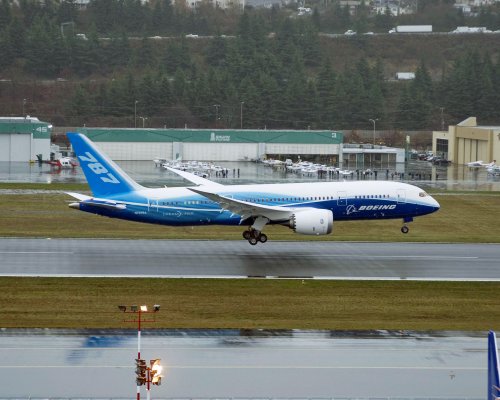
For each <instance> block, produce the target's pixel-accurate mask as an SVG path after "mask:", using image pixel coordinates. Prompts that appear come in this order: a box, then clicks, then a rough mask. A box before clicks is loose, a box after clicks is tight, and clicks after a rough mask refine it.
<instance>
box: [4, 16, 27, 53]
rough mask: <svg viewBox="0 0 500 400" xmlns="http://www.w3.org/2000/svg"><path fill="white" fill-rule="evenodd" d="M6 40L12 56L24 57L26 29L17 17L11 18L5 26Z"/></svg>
mask: <svg viewBox="0 0 500 400" xmlns="http://www.w3.org/2000/svg"><path fill="white" fill-rule="evenodd" d="M7 35H8V41H9V43H10V46H11V49H12V51H13V53H14V57H16V58H22V57H25V48H26V29H25V28H24V25H23V24H22V22H21V21H20V20H19V19H18V18H15V17H14V18H13V19H12V21H11V23H10V25H9V26H8V28H7Z"/></svg>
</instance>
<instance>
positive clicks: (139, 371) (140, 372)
mask: <svg viewBox="0 0 500 400" xmlns="http://www.w3.org/2000/svg"><path fill="white" fill-rule="evenodd" d="M118 309H119V310H120V311H122V312H124V313H129V314H130V313H131V314H134V319H132V320H126V321H125V322H137V358H136V360H135V364H136V370H135V373H136V383H137V400H140V399H141V386H142V385H145V384H146V383H148V382H149V379H150V376H149V372H148V367H147V366H146V361H145V360H143V359H142V358H141V323H143V322H155V321H156V320H155V319H152V320H146V319H142V314H151V313H157V312H158V311H160V306H159V305H158V304H155V305H154V306H153V310H151V311H149V310H148V306H145V305H143V306H137V305H132V306H130V310H128V309H127V306H124V305H119V306H118ZM135 315H137V317H135ZM146 373H147V376H146ZM159 377H160V376H159ZM160 382H161V379H160ZM148 384H149V383H148Z"/></svg>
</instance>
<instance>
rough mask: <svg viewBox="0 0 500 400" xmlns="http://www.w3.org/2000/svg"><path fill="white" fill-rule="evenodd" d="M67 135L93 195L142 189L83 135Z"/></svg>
mask: <svg viewBox="0 0 500 400" xmlns="http://www.w3.org/2000/svg"><path fill="white" fill-rule="evenodd" d="M67 135H68V139H69V141H70V142H71V145H72V146H73V150H74V151H75V153H76V156H77V157H78V161H79V162H80V166H81V167H82V170H83V173H84V174H85V177H86V178H87V182H88V183H89V186H90V190H92V193H93V194H94V196H95V197H102V198H105V197H107V196H112V195H115V194H118V193H127V192H131V191H135V190H140V189H143V187H142V186H141V185H139V184H138V183H137V182H135V181H134V180H133V179H132V178H130V177H129V176H128V175H127V174H126V173H125V172H124V171H123V170H122V169H121V168H120V167H119V166H118V165H116V164H115V163H114V162H113V161H112V160H111V159H110V158H108V156H106V155H105V154H104V153H102V152H101V151H100V150H99V149H98V148H97V147H96V146H95V145H94V143H92V142H91V141H90V140H89V139H88V138H87V137H86V136H85V135H82V134H81V133H70V132H68V134H67Z"/></svg>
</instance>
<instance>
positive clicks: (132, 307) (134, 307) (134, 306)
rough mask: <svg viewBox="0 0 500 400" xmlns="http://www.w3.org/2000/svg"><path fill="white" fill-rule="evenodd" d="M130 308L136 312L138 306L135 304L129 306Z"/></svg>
mask: <svg viewBox="0 0 500 400" xmlns="http://www.w3.org/2000/svg"><path fill="white" fill-rule="evenodd" d="M130 310H131V311H133V312H137V311H138V310H139V308H138V307H137V306H136V305H133V306H130Z"/></svg>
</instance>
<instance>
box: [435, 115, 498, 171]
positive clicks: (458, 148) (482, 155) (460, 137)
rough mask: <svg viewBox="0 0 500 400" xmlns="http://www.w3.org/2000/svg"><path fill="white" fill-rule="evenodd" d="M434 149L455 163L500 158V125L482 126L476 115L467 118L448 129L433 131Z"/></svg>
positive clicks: (486, 161) (436, 152) (439, 154)
mask: <svg viewBox="0 0 500 400" xmlns="http://www.w3.org/2000/svg"><path fill="white" fill-rule="evenodd" d="M432 150H433V152H434V154H435V155H437V156H440V157H444V158H446V159H448V160H450V161H452V162H453V163H455V164H467V163H469V162H473V161H479V160H480V161H483V162H485V163H488V162H491V161H493V160H497V161H499V160H500V126H481V125H478V124H477V120H476V118H475V117H470V118H467V119H466V120H464V121H462V122H460V123H459V124H457V125H450V126H449V127H448V131H435V132H433V133H432Z"/></svg>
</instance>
